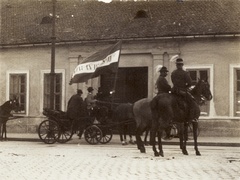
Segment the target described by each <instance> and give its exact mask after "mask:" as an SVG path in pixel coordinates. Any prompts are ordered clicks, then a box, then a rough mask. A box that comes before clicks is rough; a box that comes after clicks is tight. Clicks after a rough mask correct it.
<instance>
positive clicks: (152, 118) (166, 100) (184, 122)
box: [133, 80, 212, 156]
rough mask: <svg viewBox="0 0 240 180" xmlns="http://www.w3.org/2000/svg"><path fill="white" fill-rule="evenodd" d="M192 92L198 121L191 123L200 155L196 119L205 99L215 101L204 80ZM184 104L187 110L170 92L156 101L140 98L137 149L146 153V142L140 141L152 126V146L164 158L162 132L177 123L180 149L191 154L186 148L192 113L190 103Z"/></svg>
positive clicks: (134, 108)
mask: <svg viewBox="0 0 240 180" xmlns="http://www.w3.org/2000/svg"><path fill="white" fill-rule="evenodd" d="M190 93H191V95H192V96H193V97H194V99H195V100H196V103H197V104H198V105H197V106H196V107H195V108H194V114H195V117H192V120H193V119H195V120H194V121H192V122H190V123H192V125H193V136H194V148H195V151H196V155H201V154H200V152H199V150H198V144H197V129H198V121H197V119H198V118H199V116H200V107H199V105H200V104H201V103H202V98H203V97H204V98H205V99H206V100H208V101H210V100H211V99H212V94H211V91H210V86H209V83H208V82H207V81H204V80H199V81H198V83H197V84H196V86H195V87H194V88H193V89H192V90H191V91H190ZM182 103H183V107H185V109H184V108H182V107H181V106H179V103H178V97H177V96H176V95H174V94H169V93H164V94H160V95H158V96H156V97H154V98H153V99H147V98H145V99H141V100H139V101H137V102H135V103H134V106H133V112H134V117H135V120H136V140H137V147H138V149H139V150H140V152H142V153H145V152H146V150H145V147H144V143H143V141H142V139H141V134H142V133H143V132H144V131H145V130H147V129H148V128H149V127H151V133H150V143H151V145H152V148H153V151H154V155H155V156H159V155H160V156H164V154H163V149H162V142H161V136H162V133H163V131H164V130H165V129H167V128H169V126H170V125H171V124H172V123H176V124H177V126H178V132H179V139H180V148H181V150H182V153H183V154H185V155H188V152H187V149H186V141H187V136H188V135H187V127H188V123H189V120H188V119H189V112H188V105H187V103H186V102H182ZM186 108H187V109H186ZM153 114H154V115H153ZM156 135H157V136H158V147H159V152H158V151H157V150H156V147H155V145H156V142H155V137H156Z"/></svg>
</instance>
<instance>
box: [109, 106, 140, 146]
mask: <svg viewBox="0 0 240 180" xmlns="http://www.w3.org/2000/svg"><path fill="white" fill-rule="evenodd" d="M112 119H113V121H114V122H116V123H117V126H118V130H119V135H120V141H121V142H122V145H126V144H127V140H126V139H127V137H126V136H127V134H128V135H129V137H130V141H129V143H132V144H133V143H134V141H133V140H132V136H133V134H134V133H133V130H134V129H135V126H136V125H135V124H136V123H135V120H134V116H133V104H131V103H121V104H120V105H118V106H117V107H116V108H115V109H114V110H113V114H112Z"/></svg>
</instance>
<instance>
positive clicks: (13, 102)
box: [7, 98, 19, 112]
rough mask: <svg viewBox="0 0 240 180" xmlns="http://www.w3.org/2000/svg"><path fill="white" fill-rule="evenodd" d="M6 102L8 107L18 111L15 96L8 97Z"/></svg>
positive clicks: (17, 102)
mask: <svg viewBox="0 0 240 180" xmlns="http://www.w3.org/2000/svg"><path fill="white" fill-rule="evenodd" d="M7 102H8V108H9V109H10V110H11V111H12V110H13V111H14V112H18V111H19V101H18V99H17V98H13V99H10V100H9V101H7Z"/></svg>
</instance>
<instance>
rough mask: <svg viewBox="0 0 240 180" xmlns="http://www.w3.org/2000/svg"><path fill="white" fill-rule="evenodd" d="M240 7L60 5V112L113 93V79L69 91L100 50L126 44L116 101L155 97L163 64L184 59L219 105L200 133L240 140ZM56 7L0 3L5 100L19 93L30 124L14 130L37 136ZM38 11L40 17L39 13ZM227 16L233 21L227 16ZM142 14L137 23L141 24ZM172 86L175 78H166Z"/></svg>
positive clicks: (207, 109)
mask: <svg viewBox="0 0 240 180" xmlns="http://www.w3.org/2000/svg"><path fill="white" fill-rule="evenodd" d="M239 5H240V4H239V2H236V1H228V2H224V1H206V2H203V1H201V2H198V1H194V2H191V1H188V2H183V3H178V2H175V1H169V2H167V1H163V2H162V1H154V2H112V3H109V4H104V3H99V2H79V1H74V0H72V1H68V2H66V1H57V6H56V14H57V16H56V37H57V42H56V47H55V49H56V52H55V54H56V57H55V59H56V62H55V72H56V79H55V84H54V87H55V96H54V97H55V101H54V106H55V108H56V109H61V110H63V111H65V110H66V105H67V101H68V99H69V98H70V97H71V95H72V94H74V93H75V92H76V89H77V88H80V89H82V90H83V91H84V95H83V96H84V97H85V96H86V93H87V87H89V86H92V87H94V89H97V88H98V87H100V86H101V87H104V88H107V89H109V90H111V89H112V88H113V84H114V83H113V80H114V79H115V75H114V74H110V75H103V76H101V77H98V78H95V79H92V80H89V81H88V82H86V83H79V84H73V85H69V81H70V79H71V75H72V72H73V70H74V68H75V67H76V66H77V65H78V64H79V63H80V62H81V61H82V60H84V59H85V58H87V57H89V56H90V55H92V54H93V53H95V52H96V51H99V50H102V49H104V48H106V47H109V46H111V45H112V44H114V43H116V42H117V41H118V40H120V39H122V40H123V44H122V49H121V55H120V61H119V70H118V77H117V83H116V89H115V90H116V97H115V98H116V99H115V100H116V102H131V103H134V102H135V101H137V100H138V99H141V98H144V97H148V98H152V97H153V96H154V95H155V92H156V90H155V82H156V79H157V77H158V75H159V74H158V72H157V71H156V66H157V65H164V66H166V67H168V69H169V71H170V73H171V72H172V71H173V70H174V69H175V63H174V62H170V61H169V59H170V58H171V57H172V56H173V55H176V54H178V55H179V56H180V57H182V58H183V60H184V64H185V68H186V69H187V70H188V71H189V72H190V74H191V77H192V79H193V82H196V81H197V79H198V78H207V79H208V81H209V83H210V88H211V91H212V94H213V100H212V101H210V102H208V103H207V104H206V105H204V106H203V107H201V110H202V113H201V117H200V128H201V131H202V132H203V133H202V135H213V136H220V135H222V136H239V135H240V134H239V128H240V118H239V117H240V105H239V101H240V41H239V34H240V31H239V27H240V22H239V14H240V8H239V7H240V6H239ZM51 8H52V4H51V1H41V0H39V1H29V0H24V1H21V2H14V1H3V2H1V9H2V11H1V12H2V13H1V49H0V66H1V68H0V82H1V87H0V97H1V98H0V102H1V104H2V103H3V102H5V101H6V100H8V99H9V98H11V97H12V96H13V95H17V96H18V97H19V99H20V104H21V111H20V112H19V114H18V115H22V116H24V118H21V119H18V120H16V121H11V122H9V123H8V128H9V130H8V131H11V132H36V129H37V127H38V125H39V123H40V122H41V121H42V120H43V119H44V118H45V117H44V116H43V115H42V109H43V108H44V107H47V106H48V105H49V86H50V84H49V83H50V80H49V74H48V73H49V72H50V66H51V53H52V52H51V24H48V23H47V24H44V23H41V22H42V20H43V18H44V17H50V20H51V10H52V9H51ZM33 12H35V13H33ZM226 14H227V15H226ZM136 16H137V18H136ZM134 17H135V18H134ZM167 78H168V81H169V83H171V80H170V75H169V76H168V77H167ZM95 93H96V91H95Z"/></svg>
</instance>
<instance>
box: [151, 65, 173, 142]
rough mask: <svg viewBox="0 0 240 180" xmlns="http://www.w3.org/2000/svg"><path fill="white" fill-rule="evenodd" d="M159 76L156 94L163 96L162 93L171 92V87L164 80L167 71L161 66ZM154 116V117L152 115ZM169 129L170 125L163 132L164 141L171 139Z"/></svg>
mask: <svg viewBox="0 0 240 180" xmlns="http://www.w3.org/2000/svg"><path fill="white" fill-rule="evenodd" d="M159 72H160V75H159V77H158V79H157V81H156V87H157V89H158V93H157V95H159V94H163V93H169V92H171V86H170V85H169V84H168V81H167V80H166V77H167V75H168V72H169V71H168V69H167V68H166V67H165V66H163V67H162V68H161V69H160V70H159ZM153 114H154V112H153ZM154 116H156V115H154ZM171 129H172V125H171V124H170V126H169V127H168V128H166V130H165V132H166V136H165V137H164V138H163V139H165V140H168V139H169V140H170V139H171V137H170V136H171Z"/></svg>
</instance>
